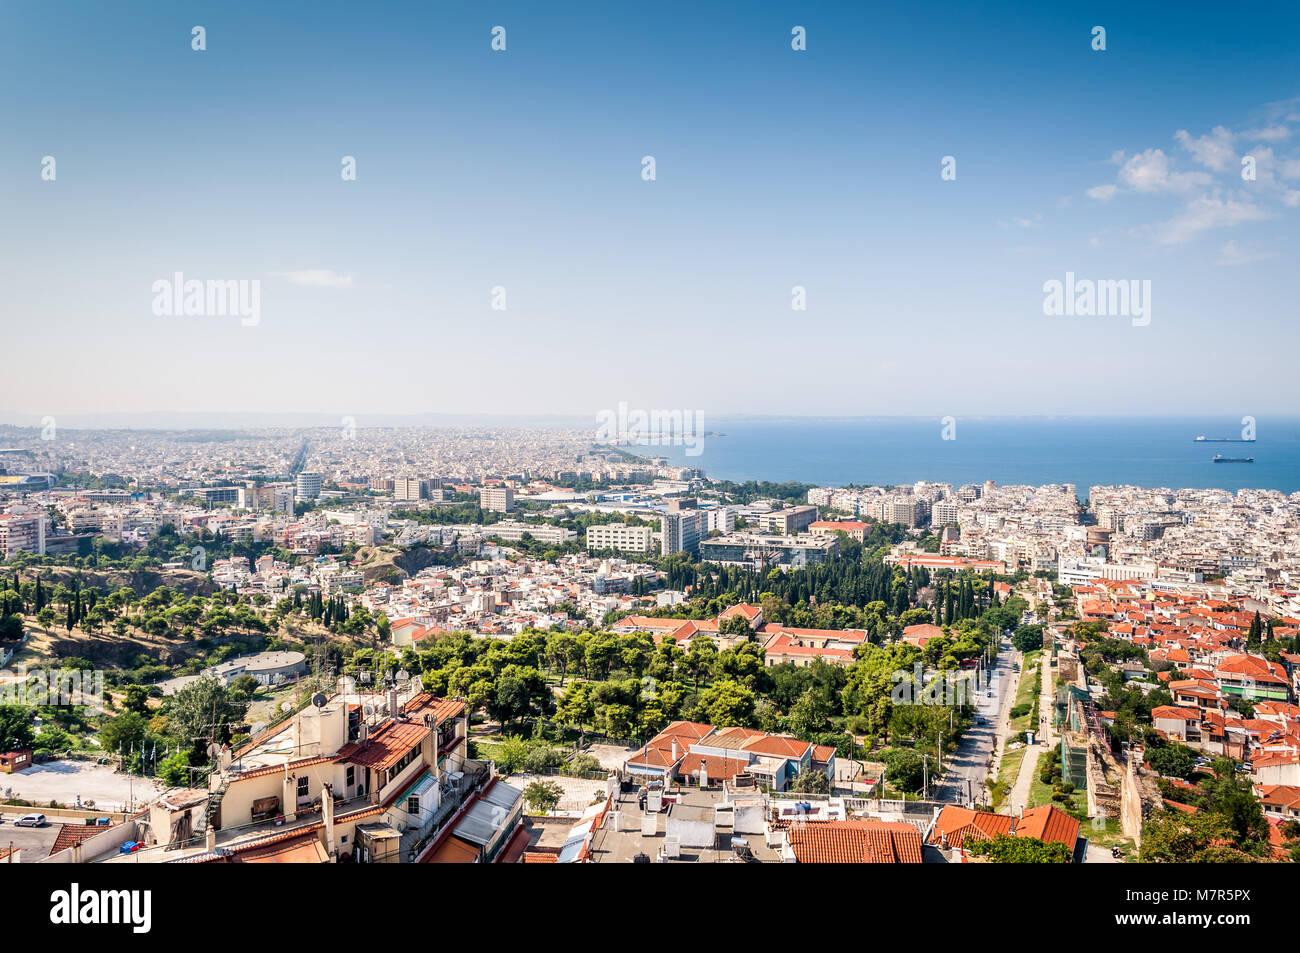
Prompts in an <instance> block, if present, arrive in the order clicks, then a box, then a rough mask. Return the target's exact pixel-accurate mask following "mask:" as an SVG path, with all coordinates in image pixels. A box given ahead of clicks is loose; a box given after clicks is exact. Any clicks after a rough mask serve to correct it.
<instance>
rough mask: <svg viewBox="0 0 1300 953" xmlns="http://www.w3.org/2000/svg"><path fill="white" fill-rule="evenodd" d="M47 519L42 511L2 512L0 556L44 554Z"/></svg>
mask: <svg viewBox="0 0 1300 953" xmlns="http://www.w3.org/2000/svg"><path fill="white" fill-rule="evenodd" d="M45 520H46V516H45V515H44V514H42V513H0V558H4V559H9V558H11V557H12V556H14V555H16V554H17V553H35V554H36V555H38V556H44V555H45Z"/></svg>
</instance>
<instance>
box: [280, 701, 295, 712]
mask: <svg viewBox="0 0 1300 953" xmlns="http://www.w3.org/2000/svg"><path fill="white" fill-rule="evenodd" d="M280 711H293V705H292V704H290V703H289V702H280Z"/></svg>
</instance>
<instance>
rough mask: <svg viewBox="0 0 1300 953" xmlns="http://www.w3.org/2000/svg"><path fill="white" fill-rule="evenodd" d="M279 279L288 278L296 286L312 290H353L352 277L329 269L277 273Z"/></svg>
mask: <svg viewBox="0 0 1300 953" xmlns="http://www.w3.org/2000/svg"><path fill="white" fill-rule="evenodd" d="M275 277H277V278H287V279H288V280H289V281H291V282H293V283H294V284H295V285H305V286H307V287H310V288H351V287H352V276H351V275H340V274H339V273H338V272H336V271H331V270H330V269H328V268H310V269H307V270H305V271H277V272H275Z"/></svg>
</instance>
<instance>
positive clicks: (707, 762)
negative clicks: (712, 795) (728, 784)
mask: <svg viewBox="0 0 1300 953" xmlns="http://www.w3.org/2000/svg"><path fill="white" fill-rule="evenodd" d="M701 767H703V768H704V770H705V771H707V772H708V776H709V779H710V780H712V781H716V780H719V779H726V780H730V779H732V778H734V777H735V776H736V775H738V774H743V773H744V771H745V769H746V768H748V767H749V762H748V761H741V760H740V759H738V758H720V757H717V756H716V755H711V754H688V755H687V756H686V757H684V758H682V763H681V764H680V765H678V767H677V772H678V774H681V775H685V776H687V777H694V776H695V775H696V773H697V772H698V771H699V770H700V768H701Z"/></svg>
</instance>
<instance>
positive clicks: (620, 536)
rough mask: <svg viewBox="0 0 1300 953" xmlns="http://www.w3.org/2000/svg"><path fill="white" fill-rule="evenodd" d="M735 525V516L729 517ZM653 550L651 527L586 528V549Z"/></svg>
mask: <svg viewBox="0 0 1300 953" xmlns="http://www.w3.org/2000/svg"><path fill="white" fill-rule="evenodd" d="M731 522H732V525H733V526H734V525H735V522H736V516H735V514H734V513H733V514H732V516H731ZM653 548H654V527H653V526H629V525H627V524H626V523H602V524H600V525H598V526H588V527H587V549H589V550H591V549H613V550H617V551H618V552H622V553H648V552H651V551H652V550H653Z"/></svg>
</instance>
